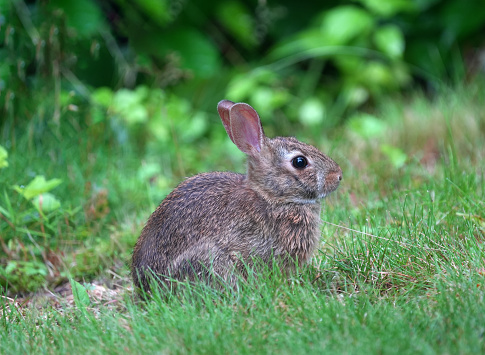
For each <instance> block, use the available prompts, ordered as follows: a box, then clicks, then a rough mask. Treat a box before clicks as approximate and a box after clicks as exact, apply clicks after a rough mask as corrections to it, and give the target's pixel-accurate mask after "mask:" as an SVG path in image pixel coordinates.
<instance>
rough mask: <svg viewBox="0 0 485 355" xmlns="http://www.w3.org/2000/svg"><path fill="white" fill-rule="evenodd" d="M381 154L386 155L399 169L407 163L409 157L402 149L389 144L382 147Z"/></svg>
mask: <svg viewBox="0 0 485 355" xmlns="http://www.w3.org/2000/svg"><path fill="white" fill-rule="evenodd" d="M381 152H382V153H384V154H385V155H386V156H387V158H388V159H389V161H390V162H391V164H392V165H393V166H394V167H395V168H396V169H399V168H401V167H402V166H404V164H405V163H406V160H407V159H408V156H407V155H406V153H404V152H403V151H402V150H401V149H399V148H397V147H393V146H391V145H388V144H383V145H381Z"/></svg>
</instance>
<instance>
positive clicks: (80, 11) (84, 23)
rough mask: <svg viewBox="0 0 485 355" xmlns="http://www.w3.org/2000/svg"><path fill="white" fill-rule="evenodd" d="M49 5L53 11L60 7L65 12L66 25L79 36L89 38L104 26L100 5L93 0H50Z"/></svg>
mask: <svg viewBox="0 0 485 355" xmlns="http://www.w3.org/2000/svg"><path fill="white" fill-rule="evenodd" d="M49 6H50V7H51V8H52V9H53V10H54V11H56V10H57V9H58V8H60V9H62V10H63V11H64V13H65V14H66V23H67V26H69V27H71V28H73V29H74V30H75V31H76V32H77V34H78V35H79V36H80V37H83V38H89V37H90V36H92V35H95V34H98V33H99V32H100V31H101V30H102V29H103V28H104V27H105V21H104V16H103V13H102V12H101V7H100V6H99V5H97V4H96V3H95V2H94V1H93V0H76V1H72V0H51V1H49Z"/></svg>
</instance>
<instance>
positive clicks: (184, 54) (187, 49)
mask: <svg viewBox="0 0 485 355" xmlns="http://www.w3.org/2000/svg"><path fill="white" fill-rule="evenodd" d="M133 41H134V42H135V41H136V42H135V43H136V44H135V45H134V46H135V49H136V50H137V51H139V52H141V53H149V54H150V55H151V56H155V57H157V58H159V59H160V60H164V61H165V60H166V58H167V57H170V58H173V59H174V60H175V61H176V63H177V65H178V66H179V67H180V68H182V69H184V70H189V71H191V72H192V74H194V75H195V76H196V77H199V78H209V77H212V76H214V75H217V74H218V73H219V71H220V69H221V60H220V57H219V50H218V49H217V48H216V46H215V45H214V43H213V42H212V41H211V40H210V38H209V37H207V36H205V35H204V34H203V33H201V32H200V31H198V30H197V29H195V28H190V27H187V26H185V27H182V28H180V29H173V30H171V31H170V35H167V36H160V34H159V33H141V32H140V33H137V34H136V36H134V40H133Z"/></svg>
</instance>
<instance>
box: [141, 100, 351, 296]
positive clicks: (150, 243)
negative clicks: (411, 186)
mask: <svg viewBox="0 0 485 355" xmlns="http://www.w3.org/2000/svg"><path fill="white" fill-rule="evenodd" d="M217 110H218V111H219V115H220V116H221V119H222V123H223V125H224V128H225V129H226V132H227V134H228V135H229V138H231V140H232V141H233V142H234V144H236V146H237V147H238V148H239V149H240V150H241V151H242V152H244V153H246V154H247V156H248V166H247V174H246V175H243V174H236V173H231V172H212V173H203V174H199V175H195V176H193V177H190V178H188V179H187V180H185V181H184V182H182V183H181V184H180V185H178V186H177V187H176V188H175V190H173V191H172V192H171V193H170V194H169V195H168V196H167V197H166V198H165V200H163V201H162V203H161V204H160V206H158V208H157V209H156V210H155V212H153V214H152V215H151V216H150V218H149V219H148V222H147V224H146V226H145V228H144V229H143V231H142V233H141V235H140V237H139V239H138V241H137V242H136V245H135V249H134V252H133V260H132V276H133V281H134V282H135V285H136V286H137V287H141V288H143V289H144V290H146V291H148V290H149V278H148V277H147V276H148V275H147V272H149V271H150V272H151V273H154V274H156V275H157V277H158V278H159V279H161V280H165V276H170V277H171V278H174V279H179V280H183V279H185V278H188V279H190V280H195V279H198V278H208V279H210V278H211V277H213V276H214V275H216V276H217V277H220V278H222V279H223V280H228V278H230V277H231V276H230V275H232V272H233V271H237V270H239V271H243V270H242V268H243V266H244V264H246V265H248V264H251V263H252V260H254V259H259V260H261V261H262V262H264V263H271V262H272V260H274V259H277V260H279V261H280V262H281V263H280V264H279V265H281V267H283V268H284V269H291V267H292V266H295V262H297V263H298V264H302V263H305V262H306V261H308V260H309V258H310V257H311V256H312V254H313V252H314V250H315V248H316V247H317V245H318V242H319V239H320V228H319V221H320V209H321V199H323V198H324V197H325V196H327V195H328V194H329V193H331V192H332V191H334V190H335V189H336V188H337V187H338V185H339V182H340V180H341V179H342V170H341V169H340V167H339V166H338V164H337V163H335V162H334V161H333V160H332V159H330V158H329V157H327V156H326V155H324V154H322V153H321V152H320V151H319V150H318V149H316V148H314V147H312V146H310V145H307V144H305V143H302V142H300V141H298V140H296V139H295V138H291V137H289V138H282V137H276V138H272V139H271V138H268V137H266V136H265V135H264V133H263V128H262V126H261V122H260V119H259V116H258V114H257V112H256V111H255V110H254V109H253V108H252V107H251V106H249V105H248V104H245V103H234V102H231V101H228V100H223V101H221V102H219V104H218V106H217Z"/></svg>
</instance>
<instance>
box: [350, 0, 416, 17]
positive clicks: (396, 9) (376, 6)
mask: <svg viewBox="0 0 485 355" xmlns="http://www.w3.org/2000/svg"><path fill="white" fill-rule="evenodd" d="M357 1H359V2H360V3H362V4H364V5H365V7H367V8H368V9H369V10H371V11H372V12H374V13H375V14H377V15H380V16H383V17H391V16H393V15H395V14H397V13H400V12H409V11H414V10H417V9H418V6H417V4H416V1H409V0H385V1H382V0H357Z"/></svg>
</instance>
